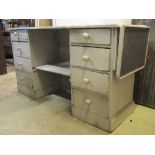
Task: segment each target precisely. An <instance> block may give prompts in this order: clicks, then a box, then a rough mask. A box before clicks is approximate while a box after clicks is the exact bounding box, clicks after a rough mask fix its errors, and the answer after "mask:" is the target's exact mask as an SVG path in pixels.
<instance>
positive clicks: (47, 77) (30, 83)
mask: <svg viewBox="0 0 155 155" xmlns="http://www.w3.org/2000/svg"><path fill="white" fill-rule="evenodd" d="M16 77H17V82H18V83H20V84H22V85H24V86H25V87H28V88H31V89H33V90H41V89H45V88H49V87H51V86H53V85H57V83H58V77H57V76H56V75H55V74H51V73H49V72H47V73H46V72H40V71H34V72H32V73H28V72H23V71H16Z"/></svg>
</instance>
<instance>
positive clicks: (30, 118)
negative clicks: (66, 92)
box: [0, 72, 155, 135]
mask: <svg viewBox="0 0 155 155" xmlns="http://www.w3.org/2000/svg"><path fill="white" fill-rule="evenodd" d="M11 79H12V80H11ZM0 83H1V87H0V90H1V91H2V90H4V89H3V88H4V86H5V85H6V83H8V86H9V87H8V88H7V87H6V88H5V92H7V93H6V94H9V95H7V96H6V97H5V99H4V98H3V100H1V99H0V134H95V135H96V134H100V135H107V134H110V133H108V132H105V131H104V130H100V129H98V128H96V127H94V126H91V125H89V124H86V123H84V122H82V121H80V120H78V119H76V118H74V117H72V116H71V114H70V101H68V100H66V99H64V98H62V97H59V96H56V95H49V96H46V97H44V98H42V99H39V100H32V99H30V98H28V97H26V96H24V95H21V94H19V93H18V92H17V90H16V89H17V88H16V87H15V86H16V76H15V73H14V72H11V74H7V75H5V82H4V81H2V78H1V79H0ZM11 87H13V88H14V89H13V88H12V89H13V90H14V91H13V90H12V89H10V88H11ZM144 114H145V115H144ZM112 134H155V110H153V109H150V108H147V107H143V106H140V105H136V110H135V112H134V113H133V114H132V115H131V116H129V117H128V118H127V119H126V121H124V122H123V123H122V124H121V125H120V126H119V127H118V128H117V129H116V130H115V131H114V132H113V133H112Z"/></svg>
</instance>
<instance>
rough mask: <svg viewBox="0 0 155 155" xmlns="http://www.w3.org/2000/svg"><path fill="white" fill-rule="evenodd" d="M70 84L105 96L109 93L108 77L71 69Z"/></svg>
mask: <svg viewBox="0 0 155 155" xmlns="http://www.w3.org/2000/svg"><path fill="white" fill-rule="evenodd" d="M71 84H72V86H73V87H78V88H83V89H87V90H91V91H95V92H98V93H101V94H105V95H106V94H108V92H109V75H107V74H101V73H96V72H91V71H86V70H81V69H77V68H72V69H71Z"/></svg>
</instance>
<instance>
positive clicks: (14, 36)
mask: <svg viewBox="0 0 155 155" xmlns="http://www.w3.org/2000/svg"><path fill="white" fill-rule="evenodd" d="M11 40H12V41H28V32H27V31H23V30H22V31H11Z"/></svg>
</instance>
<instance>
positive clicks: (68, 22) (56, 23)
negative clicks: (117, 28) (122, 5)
mask: <svg viewBox="0 0 155 155" xmlns="http://www.w3.org/2000/svg"><path fill="white" fill-rule="evenodd" d="M94 24H97V25H103V24H121V25H122V24H131V19H98V20H97V19H92V20H90V19H85V20H82V19H53V26H69V25H94Z"/></svg>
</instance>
